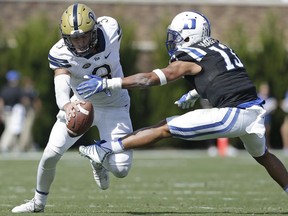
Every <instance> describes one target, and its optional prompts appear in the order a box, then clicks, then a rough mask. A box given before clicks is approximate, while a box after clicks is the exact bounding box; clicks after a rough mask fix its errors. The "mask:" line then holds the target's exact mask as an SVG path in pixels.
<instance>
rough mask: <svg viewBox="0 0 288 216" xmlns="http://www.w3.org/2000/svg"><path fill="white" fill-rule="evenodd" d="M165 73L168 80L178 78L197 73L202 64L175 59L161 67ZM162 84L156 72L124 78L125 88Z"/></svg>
mask: <svg viewBox="0 0 288 216" xmlns="http://www.w3.org/2000/svg"><path fill="white" fill-rule="evenodd" d="M161 70H162V71H163V73H164V74H165V77H166V79H167V82H171V81H174V80H177V79H179V78H181V77H183V76H184V75H196V74H198V73H200V72H201V70H202V68H201V66H199V65H197V64H195V63H193V62H184V61H175V62H172V63H171V64H169V65H168V66H167V67H165V68H162V69H161ZM156 85H160V79H159V77H158V76H157V75H156V74H155V73H154V72H148V73H137V74H134V75H131V76H128V77H124V78H122V88H123V89H133V88H147V87H149V86H156Z"/></svg>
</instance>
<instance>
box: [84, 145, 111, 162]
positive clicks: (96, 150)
mask: <svg viewBox="0 0 288 216" xmlns="http://www.w3.org/2000/svg"><path fill="white" fill-rule="evenodd" d="M103 142H105V141H104V140H101V141H98V142H96V143H95V144H92V145H89V146H80V147H79V153H80V155H81V156H83V157H86V158H88V159H90V160H92V161H94V162H95V163H99V164H102V163H103V161H104V160H105V159H106V157H107V156H108V155H110V154H111V153H112V151H111V150H110V149H107V148H104V147H101V146H100V145H101V143H103Z"/></svg>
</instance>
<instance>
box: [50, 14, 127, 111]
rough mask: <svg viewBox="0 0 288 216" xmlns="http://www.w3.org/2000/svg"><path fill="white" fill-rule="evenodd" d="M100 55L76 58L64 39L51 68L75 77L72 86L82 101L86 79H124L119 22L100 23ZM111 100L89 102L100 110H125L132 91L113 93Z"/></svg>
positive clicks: (53, 51) (97, 97)
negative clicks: (117, 108)
mask: <svg viewBox="0 0 288 216" xmlns="http://www.w3.org/2000/svg"><path fill="white" fill-rule="evenodd" d="M97 23H98V25H99V27H98V30H97V37H98V43H97V53H96V54H94V55H91V56H86V57H78V56H74V55H73V54H72V53H71V52H70V51H69V50H68V48H67V46H66V45H65V43H64V40H63V39H60V40H59V41H58V42H57V43H56V44H55V45H54V46H53V47H52V48H51V49H50V52H49V56H48V60H49V66H50V68H51V69H52V70H55V69H57V68H66V69H67V70H68V71H69V72H70V73H71V79H70V86H71V89H72V91H73V93H74V97H76V98H77V99H79V100H84V98H83V97H82V96H80V95H78V93H77V91H76V88H77V86H78V85H79V84H80V83H81V82H83V81H84V80H85V79H84V78H83V77H84V75H91V74H92V75H97V76H99V77H108V78H113V77H123V76H124V75H123V71H122V67H121V64H120V55H119V49H120V42H121V37H122V31H121V28H120V26H119V25H118V23H117V21H116V20H115V19H113V18H112V17H108V16H102V17H99V18H98V19H97ZM111 93H112V95H111V96H107V95H106V94H105V93H104V92H101V93H98V94H94V95H92V96H91V97H90V98H88V100H89V101H91V102H92V104H93V105H94V106H95V107H96V106H98V107H99V106H100V107H103V106H115V107H118V106H125V105H127V104H129V103H130V97H129V95H128V91H127V90H125V89H122V90H116V91H111Z"/></svg>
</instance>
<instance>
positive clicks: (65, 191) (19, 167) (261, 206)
mask: <svg viewBox="0 0 288 216" xmlns="http://www.w3.org/2000/svg"><path fill="white" fill-rule="evenodd" d="M274 152H275V154H276V155H277V156H279V157H280V158H281V159H282V161H283V162H284V164H286V165H287V164H288V158H285V157H284V155H283V153H282V152H281V151H274ZM40 157H41V153H28V154H19V155H17V154H9V155H0V179H1V184H0V191H1V193H0V206H1V207H0V215H1V216H2V215H3V216H9V215H15V214H12V213H10V212H11V209H12V208H13V207H14V206H15V205H18V204H21V203H22V202H23V200H25V199H31V198H32V197H33V195H34V189H35V181H36V170H37V166H38V161H39V159H40ZM110 180H111V185H110V188H109V189H108V190H106V191H101V190H99V189H98V188H97V186H96V184H95V183H94V180H93V177H92V172H91V168H90V165H89V161H88V160H87V159H85V158H81V157H80V156H79V154H78V153H77V152H73V151H71V152H67V153H66V154H65V155H64V157H63V158H62V160H61V161H60V162H59V164H58V167H57V174H56V178H55V180H54V183H53V185H52V188H51V191H50V195H49V198H48V204H47V206H46V209H45V213H44V215H53V216H54V215H56V216H58V215H59V216H62V215H63V216H64V215H65V216H68V215H73V216H74V215H77V216H90V215H104V216H108V215H109V216H111V215H112V216H113V215H115V216H122V215H123V216H125V215H149V216H150V215H156V216H164V215H168V216H171V215H180V216H183V215H209V216H210V215H219V216H220V215H225V216H226V215H227V216H228V215H284V214H288V210H287V203H286V202H287V195H286V194H285V193H284V192H282V189H281V188H280V187H279V186H278V185H277V184H276V183H274V181H273V180H272V179H271V178H270V177H269V176H268V174H267V173H266V171H265V170H264V168H262V167H261V166H260V165H258V164H257V163H256V162H255V161H254V160H253V159H252V158H251V157H250V156H249V155H248V153H246V152H245V151H243V152H242V151H240V152H239V154H238V156H236V157H224V158H221V157H209V156H207V154H206V151H195V150H194V151H193V150H192V151H191V150H183V151H173V150H162V151H160V150H157V151H148V150H143V151H140V150H138V151H135V153H134V162H133V166H132V169H131V171H130V173H129V175H128V176H127V177H126V178H124V179H118V178H115V177H114V176H110Z"/></svg>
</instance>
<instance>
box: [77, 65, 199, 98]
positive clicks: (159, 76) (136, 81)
mask: <svg viewBox="0 0 288 216" xmlns="http://www.w3.org/2000/svg"><path fill="white" fill-rule="evenodd" d="M201 69H202V68H201V67H200V66H199V65H197V64H195V63H193V62H183V61H175V62H172V63H171V64H169V65H168V66H167V67H166V68H162V69H155V70H153V71H151V72H147V73H137V74H134V75H131V76H128V77H124V78H119V77H116V78H112V79H107V78H100V77H97V76H95V75H90V76H89V79H88V80H87V81H84V82H82V83H80V84H79V85H78V87H77V88H76V90H77V91H78V93H79V94H80V95H83V94H85V96H84V98H88V97H90V96H91V95H93V94H96V93H99V92H102V91H106V90H116V89H133V88H148V87H150V86H156V85H165V84H166V83H168V82H170V81H174V80H177V79H179V78H181V77H183V76H185V75H196V74H198V73H200V72H201Z"/></svg>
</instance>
